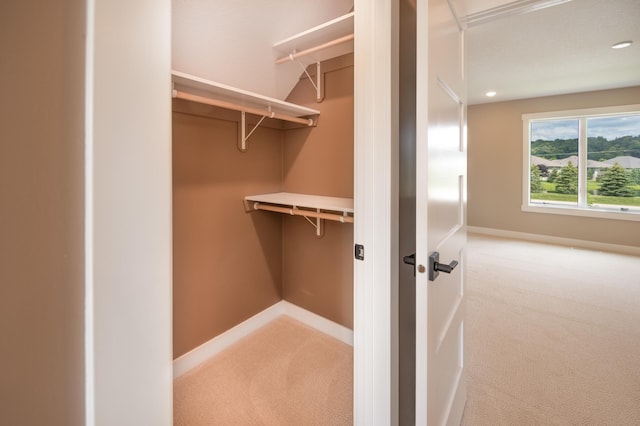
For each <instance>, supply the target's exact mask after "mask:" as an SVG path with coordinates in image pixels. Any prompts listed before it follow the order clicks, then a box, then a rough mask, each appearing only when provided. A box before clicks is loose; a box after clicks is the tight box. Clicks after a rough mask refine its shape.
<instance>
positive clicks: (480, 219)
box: [468, 86, 640, 247]
mask: <svg viewBox="0 0 640 426" xmlns="http://www.w3.org/2000/svg"><path fill="white" fill-rule="evenodd" d="M636 103H640V87H638V86H637V87H631V88H624V89H616V90H605V91H597V92H588V93H580V94H572V95H561V96H550V97H544V98H536V99H526V100H519V101H511V102H496V103H490V104H483V105H473V106H470V107H469V109H468V138H469V139H468V140H469V161H468V173H469V177H468V188H469V204H468V223H469V225H470V226H479V227H486V228H495V229H500V230H507V231H516V232H525V233H533V234H542V235H551V236H555V237H564V238H572V239H579V240H588V241H595V242H600V243H608V244H620V245H627V246H636V247H640V222H637V221H636V222H632V221H624V220H611V219H596V218H583V217H577V216H563V215H554V214H542V213H525V212H522V211H521V210H520V207H521V204H522V178H523V175H522V155H523V151H522V150H523V141H522V114H526V113H538V112H548V111H561V110H570V109H580V108H595V107H603V106H613V105H625V104H636Z"/></svg>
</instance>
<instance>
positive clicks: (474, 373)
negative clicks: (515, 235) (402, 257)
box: [463, 236, 640, 426]
mask: <svg viewBox="0 0 640 426" xmlns="http://www.w3.org/2000/svg"><path fill="white" fill-rule="evenodd" d="M465 357H466V365H467V383H468V399H467V406H466V411H465V417H464V421H463V424H464V425H467V426H476V425H477V426H481V425H519V426H523V425H640V258H638V257H634V256H625V255H616V254H610V253H600V252H596V251H590V250H582V249H572V248H568V247H559V246H552V245H544V244H538V243H533V242H525V241H516V240H504V239H498V238H490V237H482V236H471V237H470V239H469V247H468V262H467V323H466V349H465Z"/></svg>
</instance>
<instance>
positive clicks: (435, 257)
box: [429, 251, 458, 281]
mask: <svg viewBox="0 0 640 426" xmlns="http://www.w3.org/2000/svg"><path fill="white" fill-rule="evenodd" d="M439 261H440V253H438V252H437V251H434V252H433V253H431V255H430V256H429V281H434V280H435V279H436V278H438V274H439V273H440V272H444V273H445V274H450V273H451V272H452V271H453V270H454V269H455V268H456V266H458V261H457V260H452V261H451V263H449V264H448V265H447V264H445V263H440V262H439Z"/></svg>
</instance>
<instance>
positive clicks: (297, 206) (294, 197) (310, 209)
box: [244, 192, 353, 237]
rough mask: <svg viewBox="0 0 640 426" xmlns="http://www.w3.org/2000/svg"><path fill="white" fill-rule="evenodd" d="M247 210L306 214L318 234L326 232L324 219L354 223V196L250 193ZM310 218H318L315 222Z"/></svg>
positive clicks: (297, 214) (247, 199) (246, 202)
mask: <svg viewBox="0 0 640 426" xmlns="http://www.w3.org/2000/svg"><path fill="white" fill-rule="evenodd" d="M244 202H245V208H246V210H247V211H252V210H267V211H272V212H277V213H284V214H289V215H294V216H304V218H305V219H307V221H308V222H309V223H311V225H313V226H314V227H315V228H316V235H317V236H319V237H320V236H322V234H323V233H324V219H327V220H333V221H336V222H342V223H353V198H337V197H324V196H320V195H308V194H293V193H290V192H277V193H273V194H260V195H249V196H247V197H245V198H244ZM310 218H314V219H316V220H315V222H314V221H312V220H311V219H310Z"/></svg>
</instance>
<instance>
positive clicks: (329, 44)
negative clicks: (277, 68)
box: [276, 34, 354, 64]
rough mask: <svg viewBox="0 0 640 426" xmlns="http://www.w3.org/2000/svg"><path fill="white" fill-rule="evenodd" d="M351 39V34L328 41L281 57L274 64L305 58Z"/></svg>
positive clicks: (352, 36)
mask: <svg viewBox="0 0 640 426" xmlns="http://www.w3.org/2000/svg"><path fill="white" fill-rule="evenodd" d="M353 38H354V35H353V34H348V35H346V36H343V37H340V38H337V39H335V40H332V41H328V42H326V43H323V44H321V45H318V46H314V47H310V48H308V49H305V50H301V51H299V52H294V53H291V54H289V55H287V56H283V57H282V58H278V59H276V64H282V63H284V62H288V61H293V60H294V59H296V58H299V57H300V56H305V55H308V54H310V53H313V52H317V51H318V50H322V49H327V48H329V47H333V46H335V45H338V44H341V43H346V42H347V41H350V40H353Z"/></svg>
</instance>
